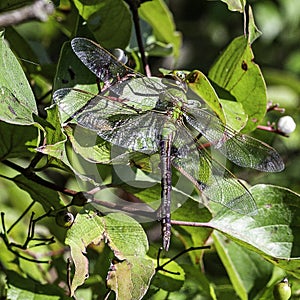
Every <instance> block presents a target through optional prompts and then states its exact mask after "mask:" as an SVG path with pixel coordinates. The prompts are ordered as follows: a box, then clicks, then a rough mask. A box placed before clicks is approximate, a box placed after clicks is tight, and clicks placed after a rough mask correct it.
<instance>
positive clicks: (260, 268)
mask: <svg viewBox="0 0 300 300" xmlns="http://www.w3.org/2000/svg"><path fill="white" fill-rule="evenodd" d="M213 239H214V244H215V246H216V249H217V252H218V255H219V256H220V258H221V260H222V263H223V265H224V266H225V268H226V271H227V273H228V275H229V277H230V280H231V282H232V285H233V287H234V289H235V291H236V293H237V294H238V295H239V297H240V298H241V299H244V300H246V299H249V298H248V297H249V295H251V298H252V297H254V296H257V294H258V293H259V292H260V291H261V290H263V289H264V288H265V286H266V285H267V283H268V281H269V280H270V278H271V276H272V272H273V266H272V264H270V263H269V262H267V261H265V260H263V259H262V258H261V256H260V255H258V254H257V253H255V252H253V251H250V250H248V249H247V248H246V247H241V246H239V245H238V244H236V243H235V242H233V241H231V240H229V239H227V238H225V237H224V236H222V235H221V234H220V233H218V232H214V234H213ZM245 270H247V272H245Z"/></svg>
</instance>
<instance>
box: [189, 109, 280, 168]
mask: <svg viewBox="0 0 300 300" xmlns="http://www.w3.org/2000/svg"><path fill="white" fill-rule="evenodd" d="M185 119H186V121H187V123H188V124H190V125H191V126H192V127H193V128H194V129H196V130H197V131H199V132H200V133H201V134H202V135H203V136H204V137H205V138H206V139H207V140H208V141H209V142H211V143H212V146H213V147H214V148H216V149H217V150H219V151H220V152H221V153H222V154H223V155H225V156H226V157H227V158H228V159H229V160H231V161H232V162H234V163H236V164H237V165H239V166H241V167H250V168H253V169H257V170H260V171H266V172H278V171H282V170H283V169H284V163H283V161H282V158H281V157H280V155H279V154H278V153H277V151H276V150H275V149H273V148H272V147H270V146H269V145H267V144H265V143H263V142H261V141H259V140H257V139H255V138H252V137H250V136H247V135H243V134H240V133H237V132H235V131H234V130H232V129H230V128H229V127H227V126H225V125H224V124H223V123H222V122H221V120H220V119H219V118H218V117H217V116H216V115H213V114H212V113H210V112H208V111H206V110H204V109H199V108H193V109H190V111H187V110H186V111H185Z"/></svg>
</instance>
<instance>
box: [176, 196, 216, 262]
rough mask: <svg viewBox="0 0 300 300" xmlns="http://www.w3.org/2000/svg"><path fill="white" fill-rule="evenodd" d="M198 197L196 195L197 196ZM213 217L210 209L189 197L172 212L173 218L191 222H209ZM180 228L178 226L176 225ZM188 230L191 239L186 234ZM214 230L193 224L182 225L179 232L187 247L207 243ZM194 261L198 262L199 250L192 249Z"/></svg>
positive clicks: (191, 255) (191, 253)
mask: <svg viewBox="0 0 300 300" xmlns="http://www.w3.org/2000/svg"><path fill="white" fill-rule="evenodd" d="M195 198H196V197H195ZM210 219H211V213H210V212H209V210H208V209H207V208H206V207H204V206H203V205H201V204H200V203H199V202H198V201H195V200H192V199H191V198H189V199H188V200H187V201H185V202H184V203H182V204H181V205H180V207H179V208H178V209H177V210H175V211H174V212H173V214H172V220H180V221H189V222H193V221H195V222H208V221H209V220H210ZM174 228H175V229H178V227H177V226H174ZM184 232H186V233H187V234H188V235H190V237H191V240H189V239H188V238H187V236H186V234H184ZM211 232H212V230H211V229H210V228H204V227H193V226H186V227H185V226H181V230H180V231H179V232H178V234H176V235H179V236H180V239H181V241H183V242H184V245H185V248H186V249H187V248H189V247H197V246H202V245H204V244H205V243H206V241H207V239H208V238H209V236H210V234H211ZM189 255H190V257H191V258H192V261H193V262H195V263H196V261H198V260H199V252H197V251H191V252H190V253H189Z"/></svg>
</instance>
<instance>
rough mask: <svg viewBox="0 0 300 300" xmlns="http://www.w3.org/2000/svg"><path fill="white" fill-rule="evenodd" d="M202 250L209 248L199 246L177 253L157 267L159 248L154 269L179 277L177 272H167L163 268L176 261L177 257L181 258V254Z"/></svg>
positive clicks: (160, 249)
mask: <svg viewBox="0 0 300 300" xmlns="http://www.w3.org/2000/svg"><path fill="white" fill-rule="evenodd" d="M204 249H210V246H200V247H190V248H188V249H185V250H183V251H182V252H180V253H178V254H177V255H175V256H174V257H172V258H170V259H169V260H168V261H167V262H165V263H164V264H162V265H159V256H160V254H161V251H162V248H159V250H158V255H157V267H156V268H155V270H156V272H157V271H165V272H167V273H170V274H174V275H180V273H179V272H173V271H169V270H166V269H164V267H165V266H166V265H168V264H169V263H171V262H172V261H174V260H176V259H177V258H178V257H180V256H182V255H183V254H185V253H187V252H190V251H195V250H204Z"/></svg>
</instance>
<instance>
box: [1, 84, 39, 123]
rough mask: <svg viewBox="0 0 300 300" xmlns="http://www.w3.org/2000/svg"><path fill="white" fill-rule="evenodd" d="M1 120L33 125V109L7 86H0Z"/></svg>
mask: <svg viewBox="0 0 300 300" xmlns="http://www.w3.org/2000/svg"><path fill="white" fill-rule="evenodd" d="M0 105H1V111H0V120H1V121H4V122H7V123H10V124H17V125H32V124H33V123H34V120H33V118H32V112H31V110H30V109H29V108H28V107H26V106H24V105H23V104H22V103H20V101H19V100H18V99H17V98H16V97H15V96H14V94H13V93H12V92H11V91H10V90H9V89H8V88H6V87H4V86H2V87H1V86H0Z"/></svg>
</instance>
